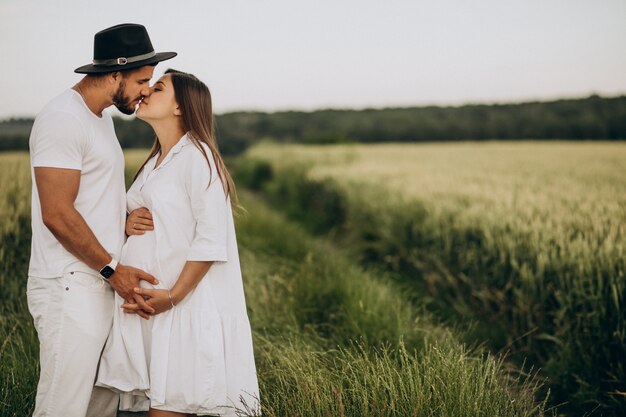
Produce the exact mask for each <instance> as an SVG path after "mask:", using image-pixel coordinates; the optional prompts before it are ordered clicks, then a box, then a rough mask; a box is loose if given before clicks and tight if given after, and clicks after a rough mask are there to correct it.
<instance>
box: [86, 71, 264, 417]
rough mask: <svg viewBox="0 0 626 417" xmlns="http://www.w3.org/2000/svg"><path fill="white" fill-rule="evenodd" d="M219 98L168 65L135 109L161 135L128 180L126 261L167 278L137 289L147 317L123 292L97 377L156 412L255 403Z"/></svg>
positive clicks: (127, 405)
mask: <svg viewBox="0 0 626 417" xmlns="http://www.w3.org/2000/svg"><path fill="white" fill-rule="evenodd" d="M211 107H212V106H211V95H210V92H209V89H208V88H207V86H206V85H205V84H204V83H202V82H201V81H200V80H198V79H197V78H196V77H194V76H193V75H191V74H186V73H182V72H179V71H174V70H168V71H166V73H165V75H163V77H161V79H159V81H157V82H156V83H155V85H154V86H153V87H152V91H151V95H150V96H149V97H146V98H144V99H143V101H142V102H141V104H140V105H139V108H138V110H137V117H138V118H140V119H142V120H144V121H146V122H147V123H149V124H150V125H151V126H152V128H153V129H154V131H155V133H156V136H157V140H156V141H155V143H154V146H153V148H152V151H151V152H150V156H149V157H148V160H147V161H146V162H144V164H143V166H142V167H141V168H140V170H139V172H138V173H137V175H136V177H135V181H134V182H133V184H132V186H131V187H130V189H129V190H128V194H127V208H128V211H129V212H132V213H131V215H130V216H129V217H128V219H129V220H128V222H127V225H126V230H127V233H128V234H129V235H130V236H129V237H128V240H127V241H126V243H125V245H124V247H123V249H122V255H121V262H122V263H123V264H126V265H131V266H134V267H137V268H141V269H143V270H145V271H146V272H149V273H151V274H153V275H154V276H156V277H157V278H158V280H159V284H158V285H156V286H152V285H150V284H145V283H144V282H142V283H141V285H142V288H137V289H136V290H135V291H136V292H137V293H139V294H141V295H143V296H144V297H145V298H147V303H148V304H149V305H150V306H151V307H153V308H154V309H155V311H156V312H155V313H154V317H150V318H149V319H148V320H143V319H141V318H140V316H139V315H137V314H128V313H137V312H139V307H138V306H137V305H136V304H131V303H126V302H125V301H124V300H123V299H121V297H119V295H116V300H117V301H116V305H117V307H118V308H117V311H116V314H115V317H114V323H113V328H112V330H111V334H110V336H109V339H108V340H107V344H106V347H105V349H104V352H103V354H102V359H101V362H100V369H99V374H98V379H97V381H96V385H99V386H104V387H109V388H111V389H114V390H116V391H119V392H120V393H121V401H120V409H122V410H129V411H140V410H148V409H149V416H151V417H162V416H163V417H164V416H185V415H220V416H221V415H224V416H234V415H236V412H237V410H239V411H241V410H246V411H248V412H250V411H253V412H256V413H258V412H259V404H258V399H259V390H258V384H257V378H256V368H255V364H254V356H253V350H252V336H251V332H250V324H249V321H248V316H247V312H246V305H245V300H244V292H243V285H242V279H241V270H240V266H239V256H238V253H237V242H236V237H235V228H234V223H233V216H232V207H231V203H232V205H236V204H237V199H236V193H235V186H234V183H233V181H232V179H231V177H230V175H229V173H228V171H227V169H226V167H225V166H224V162H223V161H222V158H221V156H220V154H219V151H218V149H217V144H216V142H215V138H214V135H213V122H212V120H213V117H212V109H211ZM143 207H145V208H144V209H142V208H143ZM146 209H147V210H146ZM135 210H136V211H135ZM142 210H143V213H147V212H148V211H149V213H150V214H151V216H150V215H145V216H142V215H140V214H138V213H142ZM141 217H147V218H151V219H152V221H153V224H154V230H148V231H146V232H144V231H143V230H138V229H146V227H142V226H141V223H146V224H148V223H150V221H149V220H146V219H144V220H141V219H140V218H141ZM149 229H150V228H149ZM125 313H126V314H125ZM144 315H145V314H144Z"/></svg>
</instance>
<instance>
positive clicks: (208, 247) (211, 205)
mask: <svg viewBox="0 0 626 417" xmlns="http://www.w3.org/2000/svg"><path fill="white" fill-rule="evenodd" d="M191 146H193V145H191ZM205 149H206V148H205ZM193 152H194V153H195V154H194V155H193V158H190V159H191V161H190V162H189V166H188V171H187V176H186V181H185V185H186V188H187V194H188V195H189V199H190V201H191V210H192V212H193V217H194V220H195V221H196V229H195V233H194V238H193V241H192V242H191V247H190V249H189V253H188V255H187V260H188V261H222V262H226V261H227V260H228V258H227V239H228V233H227V231H228V213H229V212H228V202H227V200H226V195H225V194H224V187H223V185H222V182H221V180H220V178H219V176H218V175H217V170H216V167H215V163H214V162H213V158H212V155H211V152H210V150H209V149H206V152H207V156H208V157H209V160H210V161H211V172H209V164H207V161H206V159H204V156H203V155H202V154H201V153H200V151H199V150H197V149H193ZM209 179H210V181H211V183H210V184H209Z"/></svg>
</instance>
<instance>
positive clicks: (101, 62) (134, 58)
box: [93, 51, 156, 67]
mask: <svg viewBox="0 0 626 417" xmlns="http://www.w3.org/2000/svg"><path fill="white" fill-rule="evenodd" d="M153 56H156V52H154V51H152V52H148V53H147V54H142V55H135V56H131V57H130V58H126V57H120V58H113V59H94V60H93V64H94V65H104V66H107V67H111V66H114V65H126V64H132V63H133V62H137V61H143V60H144V59H148V58H152V57H153Z"/></svg>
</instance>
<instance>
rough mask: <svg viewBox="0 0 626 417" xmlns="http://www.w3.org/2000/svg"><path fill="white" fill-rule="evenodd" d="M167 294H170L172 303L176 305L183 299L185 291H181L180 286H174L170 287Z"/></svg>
mask: <svg viewBox="0 0 626 417" xmlns="http://www.w3.org/2000/svg"><path fill="white" fill-rule="evenodd" d="M169 295H170V299H171V301H172V303H173V304H174V305H178V303H180V302H181V301H183V298H185V296H186V295H187V293H182V292H181V290H180V288H176V287H174V288H172V289H171V290H170V292H169Z"/></svg>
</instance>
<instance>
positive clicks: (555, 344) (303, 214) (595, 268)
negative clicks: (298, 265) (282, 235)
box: [240, 142, 626, 415]
mask: <svg viewBox="0 0 626 417" xmlns="http://www.w3.org/2000/svg"><path fill="white" fill-rule="evenodd" d="M240 165H241V168H240V171H242V173H243V175H242V177H241V178H242V181H243V182H245V183H247V184H249V185H250V186H251V187H253V188H256V189H257V190H259V191H262V192H263V193H264V194H265V195H266V196H267V197H268V198H269V200H270V201H272V202H273V203H274V205H273V206H274V207H276V208H280V209H281V210H283V211H285V212H286V213H287V214H289V215H290V217H292V218H294V219H297V220H299V221H300V222H301V223H302V224H304V225H305V226H307V227H308V228H309V230H313V231H317V232H323V233H329V236H331V237H332V238H333V239H335V240H336V241H337V242H338V243H339V244H341V245H345V246H347V247H349V248H350V249H351V251H352V252H353V255H355V256H356V257H357V259H359V260H360V262H361V263H362V264H366V265H377V266H379V267H380V268H382V269H384V270H388V271H393V272H395V273H397V274H399V278H398V277H396V280H397V281H400V282H402V283H403V284H405V285H407V287H410V288H413V289H414V297H415V298H418V299H420V300H422V301H424V302H426V303H427V305H428V306H429V308H430V309H431V310H433V311H434V312H435V313H436V314H438V315H439V316H441V317H443V318H445V319H447V320H449V321H451V322H456V323H464V322H472V321H475V322H477V324H476V325H475V327H474V330H473V332H472V334H471V335H470V336H471V338H470V340H478V341H483V342H485V343H487V345H488V346H490V347H491V348H492V349H494V350H506V351H510V352H511V355H512V356H513V357H514V358H515V360H517V361H518V363H521V362H522V361H523V360H524V359H526V360H527V361H528V362H529V363H532V364H533V365H535V366H538V367H541V368H542V371H541V375H542V376H543V377H545V378H546V379H547V382H548V384H549V386H550V387H551V388H552V391H553V399H554V400H555V403H566V404H565V405H564V406H563V407H560V409H561V410H564V411H566V412H569V413H571V414H572V415H579V414H580V413H582V412H585V411H587V412H594V414H593V415H626V402H625V401H624V399H625V394H624V392H626V308H624V305H623V303H624V301H625V288H626V285H625V283H624V278H625V277H624V274H625V270H626V256H625V255H626V254H625V242H626V239H625V237H626V193H625V192H624V191H625V190H626V175H624V173H625V172H626V171H625V169H626V145H625V144H623V143H609V142H604V143H601V142H589V143H585V142H578V143H573V142H482V143H471V142H463V143H444V144H383V145H336V146H298V145H288V146H284V145H276V144H271V143H265V144H261V145H259V146H256V147H254V148H252V149H249V150H248V152H247V154H246V156H245V158H244V161H242V162H241V164H240Z"/></svg>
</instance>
